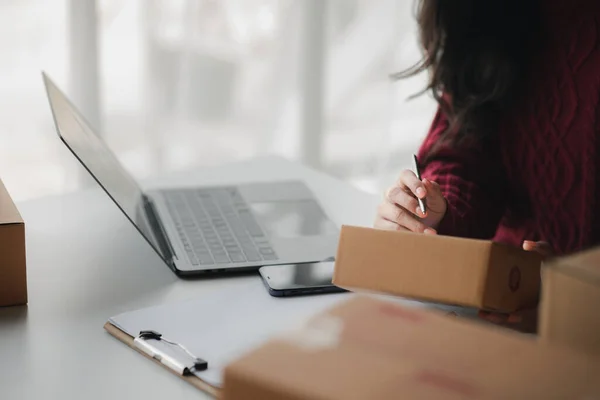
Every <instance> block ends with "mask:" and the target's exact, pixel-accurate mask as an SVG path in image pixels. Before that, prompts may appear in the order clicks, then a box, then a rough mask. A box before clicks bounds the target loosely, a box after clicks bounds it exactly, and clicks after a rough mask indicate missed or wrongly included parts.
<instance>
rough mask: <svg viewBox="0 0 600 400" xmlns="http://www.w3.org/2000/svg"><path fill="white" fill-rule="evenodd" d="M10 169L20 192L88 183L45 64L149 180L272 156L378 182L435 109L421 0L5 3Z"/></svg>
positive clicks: (1, 161) (1, 113) (1, 11)
mask: <svg viewBox="0 0 600 400" xmlns="http://www.w3.org/2000/svg"><path fill="white" fill-rule="evenodd" d="M0 50H1V54H0V57H1V62H0V178H1V179H2V180H3V181H4V183H5V185H6V186H7V187H8V189H9V191H10V192H11V194H12V196H13V198H14V199H15V200H27V199H31V198H35V197H40V196H47V195H54V194H59V193H65V192H69V191H74V190H79V189H81V188H85V187H86V186H91V185H93V181H92V180H91V179H90V178H89V177H86V176H85V174H84V173H83V169H82V168H81V167H79V165H78V163H77V162H76V161H75V159H74V158H73V157H72V156H71V155H70V153H69V152H68V150H67V149H66V148H64V147H63V146H62V144H61V143H60V141H59V139H58V137H57V136H56V134H55V131H54V125H53V122H52V117H51V113H50V109H49V107H48V104H47V100H46V97H45V92H44V88H43V84H42V79H41V74H40V72H41V70H42V69H43V70H45V71H46V72H48V74H49V75H50V76H51V77H52V78H53V79H54V80H55V82H56V83H57V84H58V85H59V86H60V87H61V88H63V89H64V90H65V91H66V93H67V94H68V95H69V96H70V97H71V98H72V100H73V101H74V103H75V104H76V106H77V107H78V108H79V109H80V110H81V111H82V112H83V114H84V115H85V116H86V117H87V119H88V120H89V121H90V123H91V124H92V125H93V126H94V127H96V129H97V130H98V132H100V134H101V135H102V136H103V137H104V139H105V140H106V141H107V143H108V144H109V146H110V147H111V148H112V149H113V150H114V151H115V153H116V154H117V156H118V157H119V158H120V159H121V161H122V162H123V163H124V164H125V166H126V167H127V168H128V169H129V171H130V172H131V173H132V174H134V175H135V176H136V177H137V178H139V179H145V178H148V177H150V176H154V175H158V174H166V173H170V172H174V171H178V170H184V169H190V168H194V167H202V166H211V165H216V164H221V163H226V162H231V161H237V160H243V159H246V158H250V157H256V156H263V155H267V154H277V155H281V156H284V157H286V158H290V159H293V160H298V161H300V162H303V163H305V164H307V165H309V166H311V167H314V168H316V169H319V170H321V171H324V172H326V173H329V174H332V175H334V176H336V177H338V178H340V179H343V180H346V181H348V182H351V183H352V184H353V185H356V186H357V187H359V188H361V189H363V190H366V191H370V192H379V191H382V190H383V188H384V187H385V186H386V185H388V184H389V183H390V182H392V181H393V180H394V179H395V177H396V175H397V173H398V172H399V170H400V169H402V168H404V167H408V166H410V157H411V154H412V153H413V152H415V151H416V150H417V148H418V146H419V144H420V141H421V140H422V139H423V137H424V135H425V133H426V131H427V128H428V126H429V124H430V121H431V118H432V116H433V113H434V111H435V103H434V101H433V100H432V99H431V98H430V97H429V96H428V95H423V96H420V97H418V98H416V99H413V100H408V98H409V96H411V95H413V94H415V93H417V92H419V91H420V90H422V89H423V87H424V85H425V82H426V76H418V77H416V78H411V79H409V80H405V81H401V82H392V81H391V80H390V79H389V75H390V74H391V73H393V72H397V71H399V70H402V69H404V68H406V67H408V66H410V65H412V64H413V63H414V62H416V61H417V60H418V59H419V49H418V46H417V38H416V26H415V22H414V4H413V0H95V1H94V0H52V1H48V0H2V2H0Z"/></svg>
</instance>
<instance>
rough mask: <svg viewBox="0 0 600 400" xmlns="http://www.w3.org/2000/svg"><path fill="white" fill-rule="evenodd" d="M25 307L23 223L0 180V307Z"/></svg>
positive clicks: (25, 282)
mask: <svg viewBox="0 0 600 400" xmlns="http://www.w3.org/2000/svg"><path fill="white" fill-rule="evenodd" d="M21 304H27V277H26V273H25V224H24V223H23V219H22V218H21V215H20V214H19V211H18V210H17V207H16V206H15V204H14V203H13V201H12V199H11V198H10V196H9V194H8V192H7V191H6V188H5V187H4V185H3V184H2V181H0V306H14V305H21Z"/></svg>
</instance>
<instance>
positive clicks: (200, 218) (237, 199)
mask: <svg viewBox="0 0 600 400" xmlns="http://www.w3.org/2000/svg"><path fill="white" fill-rule="evenodd" d="M164 196H165V198H166V203H167V208H168V210H169V213H170V214H171V217H172V218H173V221H174V223H175V228H176V229H177V232H178V234H179V237H180V239H181V242H182V243H183V247H184V249H185V251H186V253H187V256H188V258H189V260H190V263H192V265H212V264H231V263H234V264H235V263H244V262H249V261H250V262H257V261H262V260H267V261H271V260H277V254H276V253H275V251H274V250H273V248H272V247H271V245H270V243H269V240H268V239H267V237H266V236H265V234H264V233H263V231H262V229H261V227H260V226H259V225H258V223H257V222H256V219H255V218H254V215H253V214H252V211H251V210H250V208H249V207H248V204H247V203H246V202H245V201H244V199H243V198H242V196H241V195H240V193H239V191H238V190H237V189H236V188H233V187H232V188H212V189H192V190H169V191H165V192H164Z"/></svg>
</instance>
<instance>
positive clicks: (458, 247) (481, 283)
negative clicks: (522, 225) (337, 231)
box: [333, 226, 541, 312]
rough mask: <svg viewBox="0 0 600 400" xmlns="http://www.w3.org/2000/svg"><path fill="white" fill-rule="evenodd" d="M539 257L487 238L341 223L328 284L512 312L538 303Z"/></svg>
mask: <svg viewBox="0 0 600 400" xmlns="http://www.w3.org/2000/svg"><path fill="white" fill-rule="evenodd" d="M540 266H541V258H540V256H539V255H538V254H536V253H533V252H526V251H523V250H521V249H517V248H513V247H510V246H505V245H502V244H498V243H493V242H491V241H486V240H472V239H461V238H456V237H450V236H441V235H422V234H415V233H407V232H396V231H383V230H376V229H370V228H359V227H352V226H343V227H342V231H341V235H340V241H339V245H338V251H337V257H336V262H335V273H334V277H333V283H334V284H335V285H337V286H340V287H344V288H347V289H366V290H370V291H376V292H383V293H388V294H394V295H398V296H403V297H408V298H414V299H419V300H425V301H432V302H439V303H445V304H453V305H460V306H467V307H477V308H480V309H487V310H496V311H503V312H511V311H515V310H517V309H521V308H528V307H531V306H534V305H535V304H537V301H538V298H539V290H540Z"/></svg>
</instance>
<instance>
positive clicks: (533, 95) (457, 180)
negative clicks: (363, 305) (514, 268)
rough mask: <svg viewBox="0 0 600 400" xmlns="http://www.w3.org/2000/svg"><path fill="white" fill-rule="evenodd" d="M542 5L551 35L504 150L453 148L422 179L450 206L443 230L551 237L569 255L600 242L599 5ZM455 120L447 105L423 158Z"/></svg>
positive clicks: (512, 239) (508, 239)
mask: <svg viewBox="0 0 600 400" xmlns="http://www.w3.org/2000/svg"><path fill="white" fill-rule="evenodd" d="M540 3H541V4H542V7H543V21H544V26H545V30H546V31H547V34H546V41H545V43H543V44H540V48H539V54H537V55H536V59H537V61H536V62H535V63H534V65H532V74H531V81H530V84H529V85H528V86H527V87H526V88H524V91H523V92H524V93H523V96H524V97H523V99H524V100H525V101H523V104H522V105H520V106H519V107H515V110H514V111H511V112H507V113H506V115H503V116H502V118H501V123H500V124H499V126H498V129H499V132H498V135H499V136H498V140H499V143H498V146H494V147H493V149H487V150H482V149H473V148H471V149H465V148H463V149H451V148H444V149H442V151H441V152H440V153H439V155H440V157H436V158H435V159H434V160H433V161H432V162H431V163H430V164H428V165H426V166H424V169H423V172H422V175H423V177H425V178H428V179H431V180H433V181H436V182H438V183H439V184H440V185H441V187H442V191H443V193H444V196H445V197H446V200H447V202H448V211H447V213H446V215H445V217H444V219H443V220H442V222H441V223H440V225H439V227H438V232H439V233H440V234H447V235H453V236H463V237H473V238H486V239H494V240H496V241H500V242H505V243H509V244H512V245H515V246H521V244H522V242H523V240H544V241H547V242H548V243H550V245H551V246H552V247H553V249H554V251H555V252H556V253H557V254H565V253H570V252H574V251H577V250H581V249H583V248H586V247H589V246H593V245H600V1H599V0H570V1H562V0H546V1H542V2H540ZM447 125H448V122H447V120H446V118H445V116H444V115H443V114H442V113H441V112H440V111H438V113H437V114H436V116H435V118H434V121H433V124H432V126H431V129H430V131H429V133H428V135H427V138H426V139H425V141H424V143H423V145H422V147H421V149H420V153H419V154H420V155H419V157H423V156H424V154H425V153H426V152H427V151H428V150H429V149H430V148H431V146H432V145H433V143H435V142H436V140H437V138H438V137H439V135H440V132H442V131H443V130H444V129H445V128H446V127H447ZM517 209H522V210H526V211H524V212H522V213H521V214H518V213H515V211H514V210H517Z"/></svg>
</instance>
